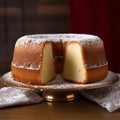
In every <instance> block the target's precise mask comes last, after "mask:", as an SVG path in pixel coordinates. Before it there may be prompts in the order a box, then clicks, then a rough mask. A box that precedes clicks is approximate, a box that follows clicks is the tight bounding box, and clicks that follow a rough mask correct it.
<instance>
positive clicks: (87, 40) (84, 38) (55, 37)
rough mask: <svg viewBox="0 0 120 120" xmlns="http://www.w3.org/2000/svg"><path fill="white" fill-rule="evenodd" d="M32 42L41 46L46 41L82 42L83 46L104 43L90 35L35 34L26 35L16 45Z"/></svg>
mask: <svg viewBox="0 0 120 120" xmlns="http://www.w3.org/2000/svg"><path fill="white" fill-rule="evenodd" d="M31 41H32V44H40V43H41V42H45V41H53V42H57V41H63V42H65V41H80V42H81V44H89V45H90V44H91V45H95V44H98V43H102V41H101V39H100V38H99V37H98V36H95V35H89V34H34V35H25V36H22V37H21V38H19V39H18V40H17V42H16V45H15V46H17V45H24V44H27V43H29V42H31Z"/></svg>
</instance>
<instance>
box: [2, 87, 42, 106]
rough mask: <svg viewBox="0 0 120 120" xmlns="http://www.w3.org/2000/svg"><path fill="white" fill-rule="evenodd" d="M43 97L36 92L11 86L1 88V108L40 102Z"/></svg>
mask: <svg viewBox="0 0 120 120" xmlns="http://www.w3.org/2000/svg"><path fill="white" fill-rule="evenodd" d="M41 101H43V98H42V97H41V96H39V95H38V94H37V93H36V92H34V91H30V90H23V89H17V88H11V87H3V88H1V89H0V108H3V107H8V106H13V105H28V104H35V103H40V102H41Z"/></svg>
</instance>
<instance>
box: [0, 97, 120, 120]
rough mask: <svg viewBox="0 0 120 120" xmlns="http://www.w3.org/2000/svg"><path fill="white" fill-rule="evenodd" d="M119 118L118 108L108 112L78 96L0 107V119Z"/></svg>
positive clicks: (106, 119) (76, 119)
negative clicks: (51, 101)
mask: <svg viewBox="0 0 120 120" xmlns="http://www.w3.org/2000/svg"><path fill="white" fill-rule="evenodd" d="M80 119H81V120H120V110H118V111H116V112H114V113H109V112H107V111H106V110H105V109H103V108H101V107H100V106H98V105H97V104H95V103H93V102H90V101H87V100H86V99H84V98H82V97H80V98H79V99H77V100H75V101H72V102H64V103H50V102H46V101H44V102H42V103H40V104H35V105H28V106H14V107H13V106H12V107H8V108H4V109H0V120H80Z"/></svg>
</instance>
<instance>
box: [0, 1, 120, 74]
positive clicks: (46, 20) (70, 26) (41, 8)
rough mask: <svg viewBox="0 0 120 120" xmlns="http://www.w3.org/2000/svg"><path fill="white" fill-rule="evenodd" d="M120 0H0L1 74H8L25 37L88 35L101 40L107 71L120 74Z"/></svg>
mask: <svg viewBox="0 0 120 120" xmlns="http://www.w3.org/2000/svg"><path fill="white" fill-rule="evenodd" d="M119 29H120V0H0V75H2V74H4V73H6V72H8V71H10V65H11V61H12V55H13V50H14V45H15V42H16V40H17V39H18V38H19V37H21V36H22V35H25V34H40V33H87V34H94V35H98V36H99V37H101V38H102V39H103V41H104V45H105V51H106V56H107V59H108V62H109V70H111V71H114V72H120V53H119V51H120V50H119V48H120V47H119V46H120V38H119V35H120V30H119Z"/></svg>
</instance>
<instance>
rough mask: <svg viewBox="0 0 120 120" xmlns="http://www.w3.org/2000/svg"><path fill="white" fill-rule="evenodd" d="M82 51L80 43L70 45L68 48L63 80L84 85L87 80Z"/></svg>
mask: <svg viewBox="0 0 120 120" xmlns="http://www.w3.org/2000/svg"><path fill="white" fill-rule="evenodd" d="M85 74H86V70H85V68H84V63H83V56H82V49H81V47H80V44H78V43H72V42H71V43H69V45H67V47H66V53H65V61H64V70H63V78H64V79H66V80H71V81H75V82H78V83H83V82H84V80H86V75H85Z"/></svg>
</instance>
